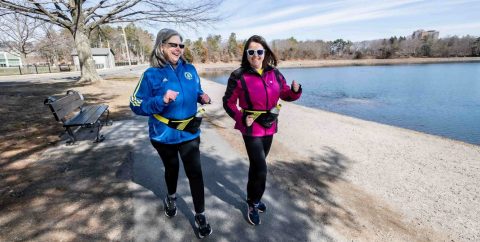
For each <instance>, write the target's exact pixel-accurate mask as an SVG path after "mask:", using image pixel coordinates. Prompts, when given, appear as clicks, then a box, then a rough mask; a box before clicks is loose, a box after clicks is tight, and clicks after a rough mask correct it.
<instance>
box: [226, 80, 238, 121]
mask: <svg viewBox="0 0 480 242" xmlns="http://www.w3.org/2000/svg"><path fill="white" fill-rule="evenodd" d="M238 83H239V81H238V78H237V75H235V74H234V73H232V74H231V75H230V78H228V83H227V90H225V95H224V96H223V98H222V100H223V108H224V109H225V111H226V112H227V114H228V116H230V117H231V118H233V119H234V120H235V121H237V122H238V121H241V119H242V112H240V110H238V108H237V101H238V97H239V93H240V92H241V91H242V90H241V87H240V85H239V84H238Z"/></svg>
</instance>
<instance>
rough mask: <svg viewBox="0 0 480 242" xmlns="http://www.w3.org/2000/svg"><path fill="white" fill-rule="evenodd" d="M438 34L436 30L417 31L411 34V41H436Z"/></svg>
mask: <svg viewBox="0 0 480 242" xmlns="http://www.w3.org/2000/svg"><path fill="white" fill-rule="evenodd" d="M439 33H440V32H438V31H436V30H428V31H425V30H423V29H419V30H417V31H415V32H413V34H412V39H419V40H429V39H432V40H437V39H438V35H439Z"/></svg>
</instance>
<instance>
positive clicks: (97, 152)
mask: <svg viewBox="0 0 480 242" xmlns="http://www.w3.org/2000/svg"><path fill="white" fill-rule="evenodd" d="M113 130H120V131H124V132H127V131H129V132H132V134H131V135H132V136H133V137H135V136H136V135H138V134H136V132H143V130H142V131H135V130H131V125H126V127H123V126H122V125H121V124H119V123H117V124H116V127H113V128H111V129H110V130H108V132H109V135H111V136H112V137H113V135H112V134H113ZM133 149H134V147H132V146H131V145H130V144H128V142H127V141H125V142H124V141H123V140H122V137H121V136H120V137H116V138H115V139H113V140H110V141H106V142H104V143H99V144H91V143H90V142H79V144H78V145H76V146H64V145H60V146H56V147H53V148H50V149H48V150H46V151H45V153H44V154H43V156H42V157H43V158H42V159H41V160H38V161H36V162H34V163H30V164H28V165H25V166H24V167H22V168H21V169H6V170H5V172H3V170H2V176H1V177H0V183H1V184H3V185H4V186H5V187H6V188H7V191H6V192H4V193H3V194H1V195H0V197H1V200H0V215H1V216H0V218H1V219H0V228H1V232H0V240H15V241H31V240H34V241H36V240H38V241H51V240H72V241H86V240H88V241H90V240H121V241H129V240H131V239H132V234H131V233H132V232H131V229H132V227H133V220H132V214H131V212H132V211H133V209H132V206H133V205H132V203H131V202H130V200H131V197H132V196H133V195H132V194H134V193H136V192H138V191H131V190H129V188H128V183H127V182H125V181H123V180H119V179H115V171H116V170H117V167H118V166H119V165H120V164H121V163H122V162H123V161H124V160H126V159H127V154H128V151H129V150H133Z"/></svg>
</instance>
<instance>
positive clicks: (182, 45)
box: [167, 42, 185, 49]
mask: <svg viewBox="0 0 480 242" xmlns="http://www.w3.org/2000/svg"><path fill="white" fill-rule="evenodd" d="M167 44H168V45H169V46H170V47H173V48H177V47H180V49H183V48H185V45H184V44H177V43H170V42H169V43H167Z"/></svg>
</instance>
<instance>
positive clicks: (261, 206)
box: [257, 201, 267, 213]
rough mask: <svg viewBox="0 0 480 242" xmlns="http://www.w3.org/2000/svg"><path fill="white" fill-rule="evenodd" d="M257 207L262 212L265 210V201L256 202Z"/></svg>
mask: <svg viewBox="0 0 480 242" xmlns="http://www.w3.org/2000/svg"><path fill="white" fill-rule="evenodd" d="M257 209H258V211H259V212H261V213H264V212H265V211H267V206H266V205H265V203H262V201H260V202H258V206H257Z"/></svg>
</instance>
